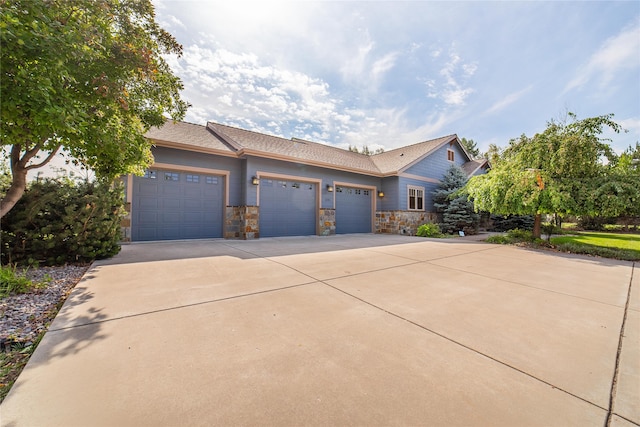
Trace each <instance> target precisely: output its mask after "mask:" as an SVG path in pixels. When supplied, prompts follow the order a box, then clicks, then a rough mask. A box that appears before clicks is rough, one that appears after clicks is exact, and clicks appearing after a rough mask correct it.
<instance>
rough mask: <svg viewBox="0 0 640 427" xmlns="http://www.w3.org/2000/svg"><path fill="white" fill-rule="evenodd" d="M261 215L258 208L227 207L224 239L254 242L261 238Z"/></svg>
mask: <svg viewBox="0 0 640 427" xmlns="http://www.w3.org/2000/svg"><path fill="white" fill-rule="evenodd" d="M259 223H260V213H259V209H258V207H257V206H227V207H226V209H225V219H224V238H225V239H240V240H253V239H257V238H259V237H260V226H259Z"/></svg>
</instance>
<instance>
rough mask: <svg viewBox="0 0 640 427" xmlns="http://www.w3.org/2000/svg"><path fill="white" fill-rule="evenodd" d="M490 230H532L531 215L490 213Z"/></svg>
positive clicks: (532, 219)
mask: <svg viewBox="0 0 640 427" xmlns="http://www.w3.org/2000/svg"><path fill="white" fill-rule="evenodd" d="M491 222H492V223H493V224H492V227H491V231H509V230H513V229H514V228H519V229H521V230H533V222H534V218H533V215H507V216H503V215H491Z"/></svg>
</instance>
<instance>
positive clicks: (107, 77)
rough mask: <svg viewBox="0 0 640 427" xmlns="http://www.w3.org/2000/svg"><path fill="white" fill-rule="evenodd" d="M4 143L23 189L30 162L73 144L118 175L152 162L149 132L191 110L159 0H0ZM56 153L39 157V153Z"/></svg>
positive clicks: (78, 153)
mask: <svg viewBox="0 0 640 427" xmlns="http://www.w3.org/2000/svg"><path fill="white" fill-rule="evenodd" d="M0 41H1V44H2V49H1V55H2V59H1V64H0V65H1V82H0V91H1V93H2V103H1V117H2V119H1V120H2V129H1V131H0V134H1V136H2V145H3V146H10V147H11V148H10V162H11V172H12V180H13V181H12V186H11V188H10V189H9V190H8V192H7V194H6V195H5V198H4V199H3V200H2V202H3V203H2V208H1V211H0V212H1V214H2V215H4V214H5V213H6V212H7V211H8V210H9V209H11V207H12V206H13V205H14V204H15V203H16V201H17V200H18V199H19V198H20V197H21V196H22V194H23V192H24V189H25V186H26V173H27V170H29V169H33V168H36V167H41V166H43V165H44V164H46V163H47V162H48V161H49V160H51V158H52V157H53V156H54V155H55V153H56V152H57V151H58V150H59V149H60V148H61V147H64V148H65V149H66V150H67V151H68V152H69V153H70V154H71V155H72V156H73V157H75V158H77V159H78V160H79V161H81V162H82V163H83V164H85V165H86V166H88V167H90V168H91V169H93V170H94V171H95V172H96V175H97V176H98V177H104V178H108V179H110V178H113V177H115V176H118V175H120V174H124V173H140V172H141V171H142V170H143V169H144V168H145V167H146V166H148V165H149V164H150V162H151V161H152V158H151V151H150V144H149V142H148V141H147V140H145V138H144V136H143V135H144V133H145V132H146V131H147V130H148V129H149V128H150V127H152V126H159V125H161V124H162V123H163V122H164V120H165V115H169V116H171V117H172V118H173V119H181V118H182V117H184V114H185V112H186V109H187V107H188V104H187V103H185V102H184V101H183V100H181V99H180V94H179V91H180V90H181V89H182V83H181V81H180V80H179V79H178V77H176V76H174V75H173V74H172V72H171V70H170V68H169V66H168V64H167V63H166V62H165V60H164V59H163V55H166V54H177V55H180V54H181V52H182V46H181V45H180V44H178V43H177V41H176V40H175V39H174V38H173V36H171V34H169V33H168V32H166V31H165V30H163V29H162V28H160V27H159V26H158V24H157V23H156V22H155V12H154V8H153V5H152V3H151V1H150V0H74V1H67V0H0ZM42 152H48V153H51V154H50V155H48V156H47V157H46V158H45V159H44V160H43V161H40V162H39V163H34V161H35V160H36V159H38V154H39V153H42Z"/></svg>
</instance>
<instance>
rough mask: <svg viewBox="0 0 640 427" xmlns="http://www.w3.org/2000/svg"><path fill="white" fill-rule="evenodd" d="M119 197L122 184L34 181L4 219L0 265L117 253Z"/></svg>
mask: <svg viewBox="0 0 640 427" xmlns="http://www.w3.org/2000/svg"><path fill="white" fill-rule="evenodd" d="M123 200H124V193H123V185H122V184H121V183H118V184H115V185H109V184H107V183H103V182H74V181H72V180H70V179H68V178H55V179H44V180H42V181H39V182H32V183H31V184H30V185H29V187H28V188H27V190H26V191H25V194H24V195H23V196H22V198H21V199H20V200H19V201H18V203H17V204H16V205H15V206H14V207H13V209H12V210H11V211H9V213H8V214H7V215H5V216H4V217H3V218H2V227H1V228H2V229H1V232H0V233H1V235H0V237H1V240H2V258H1V261H2V264H7V263H18V264H23V265H25V264H26V265H37V264H46V265H61V264H65V263H68V262H73V263H86V262H91V261H93V260H94V259H100V258H108V257H111V256H113V255H115V254H117V253H118V252H119V251H120V245H119V241H120V221H121V219H122V215H123V213H124V205H123Z"/></svg>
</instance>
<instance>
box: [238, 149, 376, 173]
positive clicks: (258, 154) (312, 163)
mask: <svg viewBox="0 0 640 427" xmlns="http://www.w3.org/2000/svg"><path fill="white" fill-rule="evenodd" d="M236 154H237V155H238V157H246V156H254V157H262V158H265V159H272V160H281V161H286V162H295V163H299V164H302V165H307V166H317V167H321V168H324V169H332V170H339V171H343V172H353V173H358V174H362V175H369V176H375V177H378V178H381V177H384V176H385V174H383V173H381V172H377V171H371V170H366V169H360V168H350V167H348V166H339V165H335V164H333V163H327V162H320V161H316V160H309V159H301V158H298V157H292V156H287V155H284V154H275V153H267V152H264V151H259V150H252V149H250V148H243V149H241V150H240V151H238V152H237V153H236Z"/></svg>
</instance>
